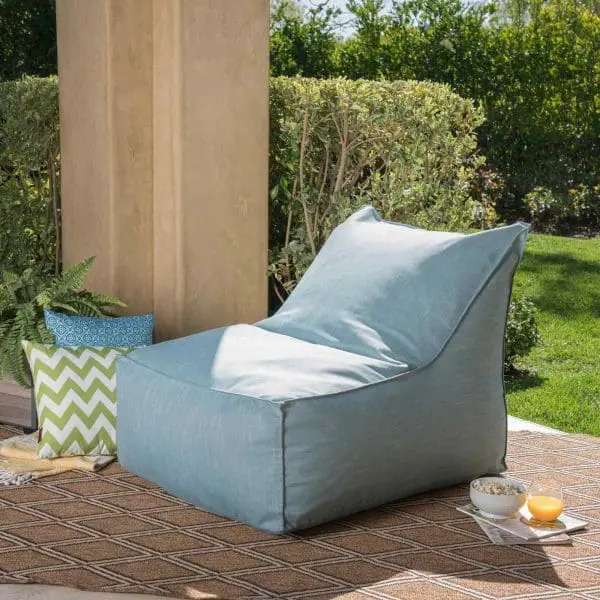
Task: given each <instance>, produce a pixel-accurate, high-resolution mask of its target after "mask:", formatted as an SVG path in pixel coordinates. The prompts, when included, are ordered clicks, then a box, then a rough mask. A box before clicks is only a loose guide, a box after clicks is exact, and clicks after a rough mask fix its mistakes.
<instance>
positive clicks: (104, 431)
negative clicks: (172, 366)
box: [23, 341, 133, 458]
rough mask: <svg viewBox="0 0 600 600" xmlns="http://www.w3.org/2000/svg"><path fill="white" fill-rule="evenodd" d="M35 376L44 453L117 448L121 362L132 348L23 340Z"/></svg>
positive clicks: (51, 455) (112, 450)
mask: <svg viewBox="0 0 600 600" xmlns="http://www.w3.org/2000/svg"><path fill="white" fill-rule="evenodd" d="M23 349H24V350H25V354H26V355H27V360H28V361H29V367H30V369H31V373H32V375H33V387H34V390H35V401H36V404H37V413H38V422H39V427H40V439H39V443H38V451H37V456H38V458H57V457H59V456H78V455H99V454H116V453H117V439H116V438H117V434H116V424H117V410H116V399H117V397H116V363H117V358H118V357H119V356H120V355H121V354H128V353H129V352H132V351H133V349H127V348H93V347H87V346H82V347H78V348H59V347H58V346H51V345H47V344H38V343H35V342H27V341H24V342H23Z"/></svg>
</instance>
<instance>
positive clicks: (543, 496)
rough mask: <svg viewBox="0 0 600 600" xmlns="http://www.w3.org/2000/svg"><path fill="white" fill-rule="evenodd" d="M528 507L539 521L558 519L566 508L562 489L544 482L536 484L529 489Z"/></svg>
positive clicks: (547, 521) (548, 521) (549, 521)
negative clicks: (543, 483)
mask: <svg viewBox="0 0 600 600" xmlns="http://www.w3.org/2000/svg"><path fill="white" fill-rule="evenodd" d="M527 508H528V509H529V512H530V513H531V516H532V517H533V518H534V519H536V520H537V521H543V522H544V523H551V522H552V521H556V519H558V517H560V515H561V514H562V511H563V510H564V508H565V505H564V502H563V495H562V491H561V490H560V489H557V488H552V487H548V486H546V485H542V484H534V485H532V486H531V488H530V489H529V494H528V496H527Z"/></svg>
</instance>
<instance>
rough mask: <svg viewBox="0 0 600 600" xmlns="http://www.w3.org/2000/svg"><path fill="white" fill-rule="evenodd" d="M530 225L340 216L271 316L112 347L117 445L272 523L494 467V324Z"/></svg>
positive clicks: (306, 520)
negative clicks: (421, 225)
mask: <svg viewBox="0 0 600 600" xmlns="http://www.w3.org/2000/svg"><path fill="white" fill-rule="evenodd" d="M526 234H527V226H526V225H523V224H515V225H511V226H508V227H501V228H499V229H494V230H490V231H483V232H479V233H475V234H472V235H463V234H458V233H445V232H433V231H424V230H422V229H417V228H413V227H408V226H405V225H400V224H396V223H390V222H386V221H382V220H381V219H380V217H379V216H378V214H377V213H376V212H375V210H374V209H373V208H372V207H369V206H367V207H364V208H362V209H361V210H359V211H358V212H357V213H355V214H354V215H353V216H351V217H350V218H349V219H348V220H347V221H345V222H344V223H343V224H342V225H340V226H339V227H337V228H336V229H335V230H334V232H333V233H332V234H331V236H330V238H329V240H328V241H327V243H326V244H325V246H324V247H323V249H322V250H321V252H320V253H319V254H318V256H317V257H316V259H315V260H314V262H313V264H312V265H311V267H310V268H309V270H308V271H307V272H306V274H305V275H304V277H303V278H302V280H301V281H300V283H299V284H298V286H297V287H296V289H295V290H294V292H293V293H292V294H291V296H290V297H289V298H288V300H287V301H286V302H285V304H284V305H283V306H282V307H281V309H280V310H279V311H278V312H277V313H276V314H275V315H273V316H272V317H270V318H268V319H266V320H264V321H260V322H259V323H255V324H254V325H247V324H242V325H233V326H231V327H222V328H219V329H214V330H211V331H206V332H203V333H199V334H196V335H192V336H189V337H185V338H182V339H177V340H173V341H169V342H165V343H162V344H157V345H155V346H150V347H147V348H141V349H139V350H136V351H135V352H133V353H131V354H129V355H127V356H124V357H122V358H120V359H119V363H118V367H117V373H118V374H117V382H118V401H117V405H118V418H117V422H118V426H117V434H118V440H117V441H118V446H119V458H120V460H121V462H122V464H123V465H124V467H125V468H127V469H128V470H130V471H133V472H134V473H137V474H139V475H140V476H142V477H144V478H146V479H149V480H151V481H154V482H156V483H158V484H160V485H161V486H162V487H164V488H165V489H167V490H168V491H170V492H171V493H173V494H174V495H176V496H180V497H181V498H183V499H184V500H186V501H188V502H191V503H193V504H195V505H197V506H200V507H202V508H204V509H206V510H208V511H212V512H214V513H218V514H220V515H223V516H226V517H230V518H232V519H237V520H239V521H243V522H245V523H247V524H249V525H251V526H253V527H255V528H258V529H261V530H265V531H269V532H273V533H283V532H287V531H291V530H297V529H302V528H307V527H311V526H314V525H318V524H320V523H323V522H326V521H329V520H331V519H337V518H340V517H344V516H346V515H350V514H352V513H354V512H357V511H362V510H365V509H369V508H371V507H375V506H378V505H381V504H384V503H386V502H391V501H394V500H397V499H399V498H403V497H405V496H409V495H412V494H416V493H419V492H423V491H426V490H430V489H434V488H440V487H444V486H448V485H453V484H457V483H459V482H463V481H467V480H469V479H471V478H474V477H477V476H480V475H483V474H485V473H498V472H501V471H502V470H504V469H505V462H504V456H505V451H506V407H505V402H504V387H503V376H502V375H503V339H504V329H505V324H506V316H507V309H508V305H509V299H510V292H511V285H512V280H513V275H514V272H515V269H516V267H517V265H518V263H519V259H520V257H521V254H522V251H523V246H524V244H525V238H526Z"/></svg>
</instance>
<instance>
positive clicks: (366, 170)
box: [269, 77, 482, 301]
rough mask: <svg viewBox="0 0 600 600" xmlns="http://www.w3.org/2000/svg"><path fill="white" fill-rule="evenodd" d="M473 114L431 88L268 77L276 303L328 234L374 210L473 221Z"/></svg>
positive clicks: (454, 222) (421, 221)
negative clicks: (361, 211) (354, 214)
mask: <svg viewBox="0 0 600 600" xmlns="http://www.w3.org/2000/svg"><path fill="white" fill-rule="evenodd" d="M481 121H482V115H481V112H480V111H479V110H478V109H477V108H476V107H475V106H474V105H473V103H472V102H471V101H470V100H465V99H463V98H461V97H460V96H458V95H457V94H455V93H453V92H452V91H451V90H450V88H449V87H447V86H444V85H439V84H435V83H426V82H415V81H397V82H379V81H378V82H370V81H364V80H358V81H351V80H346V79H329V80H321V81H319V80H315V79H301V78H293V79H290V78H283V77H282V78H275V79H272V81H271V150H270V152H271V156H270V159H271V166H270V182H271V243H270V248H271V254H270V267H269V272H270V274H271V275H272V276H273V278H274V280H275V282H276V284H275V285H276V292H277V295H278V297H279V300H280V301H281V300H283V299H284V298H285V297H286V296H287V294H289V292H290V291H291V290H292V289H293V287H294V286H295V284H296V282H297V281H298V280H299V279H300V277H301V276H302V274H303V273H304V271H305V270H306V268H307V267H308V266H309V264H310V263H311V262H312V260H313V258H314V257H315V255H316V253H317V252H318V250H319V248H320V247H321V246H322V244H323V243H324V242H325V240H326V238H327V236H328V235H329V233H330V231H331V229H332V228H333V227H334V226H336V225H337V224H338V223H339V222H340V221H342V220H343V219H344V218H345V217H346V216H347V215H348V214H349V213H350V212H351V211H352V210H354V209H355V208H357V207H358V206H360V205H362V204H364V203H367V202H368V203H370V204H373V205H374V206H375V207H376V208H377V210H378V211H379V212H380V213H381V214H382V216H383V218H385V219H393V220H398V221H402V222H404V223H410V224H414V225H418V226H422V227H430V228H436V229H446V230H453V229H454V230H455V229H464V228H467V227H469V226H470V225H471V224H473V219H474V215H475V204H474V202H473V200H472V199H471V197H470V194H469V191H470V188H471V185H472V179H473V177H474V174H475V169H476V168H477V167H478V166H479V165H480V164H481V162H482V159H480V158H479V157H478V156H477V155H476V153H475V148H476V144H477V140H476V137H475V133H474V131H475V128H476V127H477V126H478V125H479V124H480V123H481Z"/></svg>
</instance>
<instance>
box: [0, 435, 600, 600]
mask: <svg viewBox="0 0 600 600" xmlns="http://www.w3.org/2000/svg"><path fill="white" fill-rule="evenodd" d="M12 433H13V430H12V429H11V428H3V427H0V438H2V437H8V436H9V435H11V434H12ZM509 438H510V439H509V454H508V462H509V466H510V467H513V465H514V469H511V472H512V474H513V476H515V477H518V478H520V479H522V480H523V481H527V482H528V481H532V480H544V481H548V482H549V481H556V482H558V483H559V484H560V485H562V486H563V489H564V491H565V496H566V498H567V502H568V504H569V507H570V512H571V513H572V514H575V515H580V516H582V517H584V518H586V519H587V520H589V521H590V526H589V528H588V529H587V530H586V531H585V532H581V533H579V534H576V535H575V536H574V538H575V542H574V544H573V545H572V546H568V547H557V546H555V547H546V548H537V547H534V546H525V545H523V546H519V547H512V548H501V547H496V546H493V545H491V544H490V543H489V542H488V541H487V538H486V537H485V536H484V535H483V534H482V533H481V531H479V530H478V528H477V526H476V525H475V524H474V523H472V522H471V521H470V519H469V518H468V517H465V516H463V515H461V514H460V513H458V512H457V511H456V510H455V507H456V506H457V505H458V504H461V503H464V502H465V501H466V500H467V494H468V489H467V487H466V486H464V485H463V486H456V487H453V488H449V489H446V490H438V491H435V492H431V493H429V494H423V495H420V496H418V497H414V498H409V499H407V500H404V501H400V502H396V503H393V504H389V505H387V506H384V507H382V508H379V509H377V510H373V511H368V512H365V513H361V514H359V515H356V516H354V517H349V518H347V519H344V520H342V521H340V522H335V523H330V524H326V525H323V526H320V527H317V528H314V529H313V530H309V531H304V532H299V533H297V534H294V535H288V536H273V535H269V534H265V533H261V532H257V531H255V530H253V529H251V528H249V527H247V526H245V525H242V524H239V523H235V522H233V521H230V520H228V519H225V518H223V517H219V516H217V515H212V514H209V513H207V512H204V511H202V510H200V509H198V508H194V507H192V506H190V505H189V504H186V503H185V502H183V501H181V500H179V499H177V498H174V497H173V496H171V495H169V494H168V493H166V492H164V491H163V490H162V489H161V488H160V487H158V486H156V485H154V484H152V483H150V482H147V481H145V480H143V479H141V478H140V477H138V476H136V475H133V474H132V473H128V472H126V471H125V470H124V469H123V468H122V467H120V465H118V464H114V465H111V466H109V467H108V468H106V469H105V470H104V471H102V472H100V473H93V474H92V473H83V472H74V473H73V472H72V473H66V474H64V475H57V476H54V477H51V478H47V479H42V480H39V481H37V482H35V483H32V484H30V485H28V486H24V487H22V488H6V489H1V488H0V585H2V584H7V583H19V582H21V583H33V582H36V583H47V584H59V585H69V586H73V587H79V588H83V589H88V590H92V591H112V592H132V591H133V592H138V593H139V592H146V593H153V594H157V595H162V596H165V597H173V598H216V599H223V600H224V599H229V598H247V599H256V600H259V599H267V598H285V599H290V600H292V599H295V600H302V599H305V600H334V599H335V600H367V599H372V600H377V599H378V600H391V599H397V598H403V599H404V598H406V599H410V598H420V597H422V598H430V599H432V600H435V599H436V598H440V599H448V600H452V599H457V600H463V599H468V598H479V599H482V600H483V599H490V598H507V599H511V600H516V599H521V598H522V599H525V598H530V599H531V598H541V599H544V598H548V599H551V598H552V599H557V600H559V599H561V598H582V599H588V600H592V599H593V598H600V439H598V438H591V437H585V436H572V435H558V436H557V435H547V434H537V433H526V432H518V433H511V434H510V436H509ZM399 476H400V474H399ZM474 525H475V526H474ZM0 591H1V590H0Z"/></svg>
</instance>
